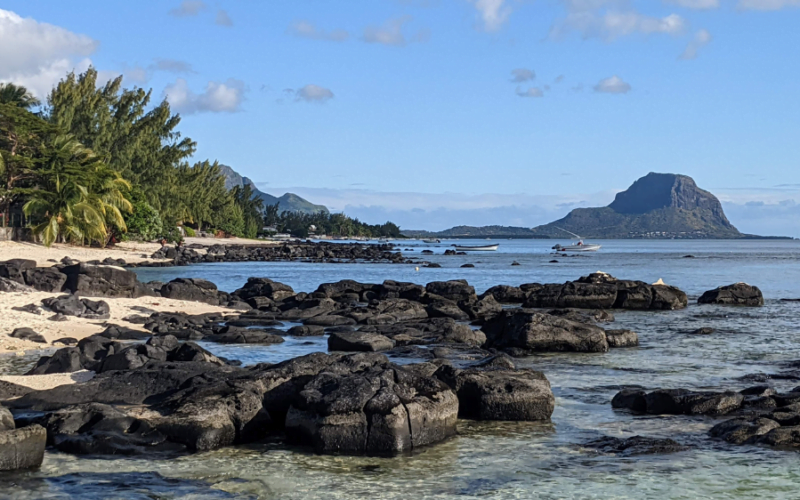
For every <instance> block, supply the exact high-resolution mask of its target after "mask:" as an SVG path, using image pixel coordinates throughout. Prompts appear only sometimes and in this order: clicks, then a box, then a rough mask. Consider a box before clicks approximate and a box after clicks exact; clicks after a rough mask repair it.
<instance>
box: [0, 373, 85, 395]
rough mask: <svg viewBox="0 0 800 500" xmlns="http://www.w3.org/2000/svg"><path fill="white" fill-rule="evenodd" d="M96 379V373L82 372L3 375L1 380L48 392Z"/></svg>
mask: <svg viewBox="0 0 800 500" xmlns="http://www.w3.org/2000/svg"><path fill="white" fill-rule="evenodd" d="M93 378H94V372H91V371H89V370H81V371H77V372H72V373H49V374H47V375H3V376H0V380H2V381H3V382H10V383H12V384H16V385H21V386H23V387H28V388H30V389H33V390H35V391H46V390H47V389H52V388H53V387H58V386H60V385H67V384H80V383H81V382H86V381H89V380H92V379H93Z"/></svg>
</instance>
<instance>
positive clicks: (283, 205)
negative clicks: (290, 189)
mask: <svg viewBox="0 0 800 500" xmlns="http://www.w3.org/2000/svg"><path fill="white" fill-rule="evenodd" d="M220 171H221V172H222V174H223V175H224V176H225V187H226V188H228V189H233V188H234V186H244V185H245V184H249V185H250V186H251V187H252V188H253V192H254V193H255V194H256V195H257V196H258V197H259V198H261V199H262V200H264V206H265V207H266V206H267V205H274V204H276V203H277V204H278V206H279V210H280V211H281V212H283V211H287V212H301V213H307V214H312V213H319V212H328V208H327V207H325V206H324V205H315V204H313V203H311V202H310V201H308V200H306V199H303V198H301V197H300V196H297V195H296V194H294V193H286V194H284V195H283V196H280V197H277V196H273V195H271V194H267V193H265V192H263V191H261V190H260V189H258V188H257V187H256V185H255V183H254V182H253V181H251V180H250V179H248V178H247V177H242V176H241V175H239V173H238V172H236V171H235V170H234V169H233V168H231V167H229V166H227V165H220Z"/></svg>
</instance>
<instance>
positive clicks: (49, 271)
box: [23, 267, 67, 293]
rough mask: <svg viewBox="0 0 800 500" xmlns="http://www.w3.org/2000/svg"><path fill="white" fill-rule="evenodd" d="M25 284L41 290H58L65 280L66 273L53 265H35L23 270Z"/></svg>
mask: <svg viewBox="0 0 800 500" xmlns="http://www.w3.org/2000/svg"><path fill="white" fill-rule="evenodd" d="M23 275H24V277H25V284H26V285H28V286H30V287H33V288H35V289H36V290H39V291H41V292H50V293H54V292H60V291H61V290H63V288H64V284H65V283H66V282H67V275H66V274H64V273H62V272H61V271H60V270H59V269H57V268H55V267H36V268H32V269H26V270H25V271H24V272H23Z"/></svg>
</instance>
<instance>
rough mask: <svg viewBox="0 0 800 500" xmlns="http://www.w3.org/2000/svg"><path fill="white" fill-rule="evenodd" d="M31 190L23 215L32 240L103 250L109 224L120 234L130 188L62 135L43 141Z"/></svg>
mask: <svg viewBox="0 0 800 500" xmlns="http://www.w3.org/2000/svg"><path fill="white" fill-rule="evenodd" d="M33 176H34V179H35V184H36V188H35V189H33V190H32V191H31V192H30V194H29V196H28V201H27V202H26V203H25V206H24V207H23V210H24V212H25V215H28V216H32V217H33V218H34V220H35V224H36V225H35V226H34V228H33V231H34V234H37V235H41V237H42V240H43V242H44V244H45V245H47V246H50V245H52V244H53V243H54V242H55V241H63V242H70V243H77V244H85V243H98V244H100V245H106V244H107V243H108V238H109V235H110V231H109V224H113V225H115V226H116V227H118V228H120V230H121V231H123V232H124V231H126V226H125V221H124V219H123V216H122V211H123V210H124V211H130V210H131V204H130V202H129V201H128V200H127V198H126V197H125V192H127V190H128V189H130V184H129V183H128V182H127V181H125V180H124V179H122V178H121V177H120V175H119V174H118V173H117V172H115V171H114V170H111V169H110V168H108V166H106V165H105V164H104V163H103V161H102V160H101V159H100V158H98V157H97V155H95V154H94V152H93V151H92V150H91V149H89V148H87V147H85V146H84V145H83V144H81V143H80V142H78V141H77V140H75V139H74V138H73V137H71V136H68V135H59V136H56V137H54V138H52V139H48V140H47V141H46V142H45V144H44V147H43V151H42V162H41V166H40V168H38V169H36V170H35V171H34V172H33Z"/></svg>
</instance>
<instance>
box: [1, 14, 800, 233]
mask: <svg viewBox="0 0 800 500" xmlns="http://www.w3.org/2000/svg"><path fill="white" fill-rule="evenodd" d="M0 9H3V11H4V12H3V13H0V80H2V81H9V80H14V81H17V82H21V83H24V84H27V85H28V86H30V87H31V88H32V89H34V90H35V91H36V92H38V93H40V94H44V93H46V92H47V89H48V88H50V86H52V84H53V83H54V82H55V81H57V80H58V79H59V78H61V77H62V76H63V74H64V73H65V72H66V71H68V70H70V69H73V68H76V69H82V68H85V67H86V66H87V65H88V64H93V65H94V66H95V67H97V68H98V70H100V71H101V72H102V74H103V75H104V76H105V77H111V76H113V75H117V74H123V75H124V76H125V81H126V83H127V84H129V85H138V86H144V87H147V88H153V89H154V94H155V95H156V97H157V98H158V99H161V98H163V97H164V96H167V97H168V98H169V100H170V101H171V103H172V104H173V107H174V108H175V109H176V110H178V111H180V112H181V113H182V115H183V117H184V118H183V121H182V125H181V130H182V131H183V132H184V134H185V135H188V136H189V137H191V138H193V139H195V140H196V141H197V142H198V145H199V147H198V152H197V159H205V158H210V159H212V160H214V159H217V160H219V161H220V162H223V163H225V164H228V165H231V166H233V167H234V168H235V169H236V170H238V171H239V172H240V173H242V174H243V175H246V176H248V177H250V178H252V179H253V180H254V181H256V182H257V183H258V184H259V185H260V186H261V187H262V188H263V189H264V190H266V191H268V192H272V193H273V194H278V195H280V194H282V193H283V192H284V191H286V190H290V191H293V192H297V193H298V194H301V195H303V196H307V197H309V198H310V199H311V201H314V202H321V203H326V204H328V205H330V207H331V208H333V209H335V210H345V211H346V212H347V213H348V214H350V215H356V216H359V217H360V218H362V219H363V220H367V221H369V222H382V221H383V220H385V219H386V218H392V219H393V220H396V221H397V222H399V223H400V225H401V227H414V228H426V229H437V228H444V227H447V226H450V225H455V224H490V223H497V224H519V225H529V226H532V225H536V224H539V223H544V222H548V221H549V220H550V219H552V218H554V217H560V216H563V215H564V214H566V213H567V212H568V211H569V210H570V209H571V208H574V207H575V206H579V205H582V204H607V203H608V202H610V201H611V200H612V199H613V194H614V192H616V191H618V190H621V189H624V188H626V187H627V186H628V185H630V184H631V183H632V182H633V181H634V180H635V179H636V178H638V177H640V176H642V175H644V174H646V173H647V172H650V171H657V172H674V173H683V174H687V175H690V176H692V177H694V178H695V180H696V181H697V182H698V184H699V185H700V186H701V187H704V188H706V189H709V190H711V191H712V192H714V193H715V194H717V195H718V196H719V197H720V198H721V199H722V200H723V203H724V204H725V207H726V210H727V211H728V212H729V216H730V218H731V220H732V222H734V224H736V225H737V226H739V227H740V229H742V230H744V231H747V232H755V233H776V232H777V233H780V234H790V235H793V236H800V222H797V221H798V220H800V217H797V216H798V215H800V206H798V204H797V203H800V169H798V168H797V167H798V158H800V140H799V139H798V136H800V94H798V91H797V82H798V80H799V79H800V50H798V47H800V29H798V27H800V0H663V1H661V0H647V1H635V0H630V1H626V0H342V1H338V2H331V1H328V0H271V1H258V2H256V1H244V0H217V1H184V2H181V1H180V0H177V1H172V0H169V1H165V0H162V1H140V2H108V1H105V2H100V1H70V2H63V1H43V0H24V1H5V2H3V3H2V5H0ZM3 47H5V48H3ZM795 200H797V203H795Z"/></svg>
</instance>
